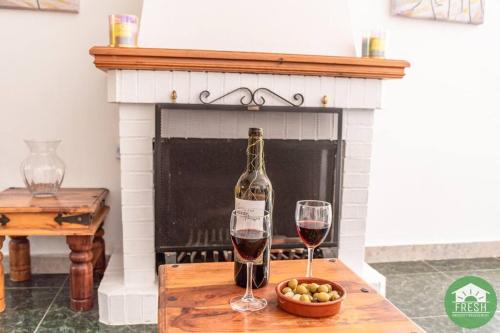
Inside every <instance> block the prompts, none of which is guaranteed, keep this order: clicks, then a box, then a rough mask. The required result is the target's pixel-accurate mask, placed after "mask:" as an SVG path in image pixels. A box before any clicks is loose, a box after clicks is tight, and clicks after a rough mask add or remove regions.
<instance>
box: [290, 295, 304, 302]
mask: <svg viewBox="0 0 500 333" xmlns="http://www.w3.org/2000/svg"><path fill="white" fill-rule="evenodd" d="M300 296H302V295H299V294H295V295H293V296H292V298H293V299H294V300H296V301H299V300H300Z"/></svg>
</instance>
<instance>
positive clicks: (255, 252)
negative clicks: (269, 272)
mask: <svg viewBox="0 0 500 333" xmlns="http://www.w3.org/2000/svg"><path fill="white" fill-rule="evenodd" d="M230 230H231V241H232V243H233V246H234V249H235V251H238V254H239V255H240V257H241V259H242V260H244V261H245V263H246V265H247V289H246V292H245V295H243V297H240V296H237V297H234V298H232V299H231V301H230V302H229V303H230V304H231V307H232V308H233V310H236V311H240V312H246V311H257V310H260V309H263V308H265V307H266V305H267V301H266V300H265V299H264V298H258V297H254V296H253V293H252V268H253V263H254V262H256V261H257V260H258V259H259V257H260V256H262V253H263V252H264V249H265V248H266V246H267V243H268V242H269V239H270V235H271V216H270V214H269V212H268V211H264V212H263V213H260V214H259V213H256V212H255V211H254V210H253V211H252V210H245V209H235V210H233V211H232V213H231V225H230Z"/></svg>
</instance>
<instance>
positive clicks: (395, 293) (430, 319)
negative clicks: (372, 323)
mask: <svg viewBox="0 0 500 333" xmlns="http://www.w3.org/2000/svg"><path fill="white" fill-rule="evenodd" d="M371 266H372V267H373V268H375V269H376V270H378V271H379V272H380V273H382V274H383V275H385V277H386V278H387V294H386V296H387V298H388V299H389V300H390V301H391V302H392V303H393V304H394V305H396V306H397V307H398V308H399V309H401V311H403V312H404V313H405V314H406V315H407V316H409V317H410V318H412V319H413V320H414V321H415V322H416V323H417V324H419V325H420V326H421V327H422V328H424V329H425V330H426V331H427V332H428V333H500V307H498V308H497V315H496V317H495V318H494V319H492V320H491V321H490V322H489V323H488V324H486V325H485V326H483V327H481V328H478V329H475V330H466V329H462V328H460V327H458V326H456V325H455V324H454V323H453V322H452V321H451V320H450V319H449V318H448V317H447V316H446V312H445V309H444V303H443V300H444V294H445V292H446V290H447V289H448V287H449V285H450V284H451V283H452V282H453V281H454V280H456V279H457V278H459V277H462V276H466V275H475V276H480V277H482V278H484V279H485V280H487V281H488V282H490V283H491V284H492V285H493V287H494V288H495V291H496V292H497V296H500V258H478V259H457V260H435V261H416V262H393V263H378V264H371Z"/></svg>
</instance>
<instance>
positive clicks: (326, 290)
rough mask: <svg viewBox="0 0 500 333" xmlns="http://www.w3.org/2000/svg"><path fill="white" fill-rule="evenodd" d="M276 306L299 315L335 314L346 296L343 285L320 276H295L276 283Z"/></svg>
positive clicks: (317, 316) (311, 316) (326, 315)
mask: <svg viewBox="0 0 500 333" xmlns="http://www.w3.org/2000/svg"><path fill="white" fill-rule="evenodd" d="M275 291H276V295H277V298H278V299H277V301H278V307H280V308H281V309H282V310H284V311H286V312H288V313H291V314H294V315H297V316H301V317H310V318H321V317H329V316H333V315H336V314H337V313H339V311H340V307H341V304H342V302H343V301H344V299H345V298H346V291H345V289H344V287H342V286H341V285H339V284H338V283H335V282H333V281H329V280H325V279H321V278H315V277H311V278H305V277H304V278H295V279H288V280H285V281H282V282H280V283H278V284H277V285H276V290H275Z"/></svg>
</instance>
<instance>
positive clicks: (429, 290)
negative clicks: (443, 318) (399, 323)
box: [386, 273, 452, 317]
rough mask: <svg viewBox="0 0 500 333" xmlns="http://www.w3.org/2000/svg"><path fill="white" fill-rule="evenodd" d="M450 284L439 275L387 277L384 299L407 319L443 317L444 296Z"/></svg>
mask: <svg viewBox="0 0 500 333" xmlns="http://www.w3.org/2000/svg"><path fill="white" fill-rule="evenodd" d="M451 282H452V279H451V278H449V277H446V276H445V275H443V274H441V273H424V274H399V275H388V276H387V290H386V297H387V298H388V299H389V300H390V301H391V302H392V303H394V305H396V306H397V307H398V308H399V309H400V310H401V311H403V312H404V313H405V314H406V315H408V316H409V317H428V316H439V315H445V314H446V312H445V309H444V303H443V302H444V301H443V300H444V294H445V292H446V290H447V289H448V286H449V285H450V284H451Z"/></svg>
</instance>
